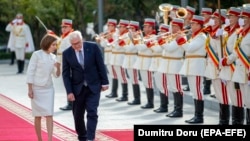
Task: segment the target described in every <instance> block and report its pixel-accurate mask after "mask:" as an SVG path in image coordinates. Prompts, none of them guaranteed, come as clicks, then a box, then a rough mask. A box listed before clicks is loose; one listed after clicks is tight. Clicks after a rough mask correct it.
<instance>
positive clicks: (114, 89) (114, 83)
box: [106, 79, 118, 98]
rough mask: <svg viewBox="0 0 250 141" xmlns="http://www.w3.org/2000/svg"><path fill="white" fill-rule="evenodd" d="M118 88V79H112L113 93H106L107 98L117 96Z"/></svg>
mask: <svg viewBox="0 0 250 141" xmlns="http://www.w3.org/2000/svg"><path fill="white" fill-rule="evenodd" d="M117 90H118V79H113V80H112V90H111V93H110V94H108V95H106V97H107V98H114V97H117V96H118V95H117Z"/></svg>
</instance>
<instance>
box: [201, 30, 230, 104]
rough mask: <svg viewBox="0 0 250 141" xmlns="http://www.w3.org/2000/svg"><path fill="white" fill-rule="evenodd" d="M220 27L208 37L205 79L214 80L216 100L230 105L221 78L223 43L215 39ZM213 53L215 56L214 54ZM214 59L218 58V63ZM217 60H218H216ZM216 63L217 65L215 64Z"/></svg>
mask: <svg viewBox="0 0 250 141" xmlns="http://www.w3.org/2000/svg"><path fill="white" fill-rule="evenodd" d="M218 29H219V27H217V28H215V29H213V31H212V32H211V33H210V34H208V35H207V36H208V37H207V41H206V42H207V44H208V45H207V46H206V50H207V65H206V71H205V77H206V78H208V79H211V80H212V85H213V88H214V91H215V96H216V99H218V101H219V103H221V104H227V105H228V104H229V98H228V94H227V91H225V89H226V85H225V84H224V83H223V82H222V81H221V79H220V78H219V71H220V68H219V60H221V50H222V46H221V42H220V38H219V37H215V33H216V31H217V30H218ZM211 52H213V53H214V54H212V53H211ZM213 58H217V61H218V62H217V61H213ZM214 60H216V59H214ZM215 62H216V63H215Z"/></svg>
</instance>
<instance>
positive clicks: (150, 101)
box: [141, 88, 154, 109]
mask: <svg viewBox="0 0 250 141" xmlns="http://www.w3.org/2000/svg"><path fill="white" fill-rule="evenodd" d="M146 94H147V100H148V103H147V104H146V105H144V106H141V108H142V109H149V108H154V102H153V101H154V89H152V88H146Z"/></svg>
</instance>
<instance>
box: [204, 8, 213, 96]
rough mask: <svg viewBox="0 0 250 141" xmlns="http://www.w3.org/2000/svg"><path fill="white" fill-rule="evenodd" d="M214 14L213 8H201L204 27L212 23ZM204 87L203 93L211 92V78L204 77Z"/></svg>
mask: <svg viewBox="0 0 250 141" xmlns="http://www.w3.org/2000/svg"><path fill="white" fill-rule="evenodd" d="M212 14H213V10H212V8H207V7H204V8H202V9H201V16H203V17H204V28H206V27H207V26H208V25H209V24H210V23H209V21H210V19H211V16H212ZM203 83H204V88H203V94H204V95H205V94H211V83H212V82H211V80H210V79H208V78H206V77H205V78H204V81H203Z"/></svg>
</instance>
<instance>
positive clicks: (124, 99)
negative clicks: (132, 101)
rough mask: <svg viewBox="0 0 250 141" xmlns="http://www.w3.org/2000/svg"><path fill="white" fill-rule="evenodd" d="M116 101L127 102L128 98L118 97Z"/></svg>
mask: <svg viewBox="0 0 250 141" xmlns="http://www.w3.org/2000/svg"><path fill="white" fill-rule="evenodd" d="M116 101H119V102H120V101H128V97H120V98H117V99H116Z"/></svg>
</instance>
